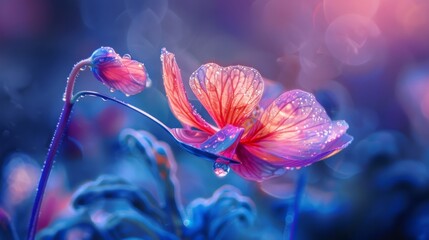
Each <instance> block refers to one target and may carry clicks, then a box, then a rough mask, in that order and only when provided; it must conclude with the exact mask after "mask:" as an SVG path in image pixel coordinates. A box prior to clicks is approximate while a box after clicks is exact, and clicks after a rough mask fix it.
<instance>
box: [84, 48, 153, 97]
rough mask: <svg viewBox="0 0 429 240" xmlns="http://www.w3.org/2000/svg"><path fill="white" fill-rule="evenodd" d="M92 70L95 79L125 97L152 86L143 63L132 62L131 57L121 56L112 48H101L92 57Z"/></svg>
mask: <svg viewBox="0 0 429 240" xmlns="http://www.w3.org/2000/svg"><path fill="white" fill-rule="evenodd" d="M90 59H91V70H92V72H93V73H94V75H95V77H96V78H97V79H98V80H99V81H100V82H102V83H103V84H105V85H106V86H108V87H109V88H111V90H112V91H113V90H119V91H121V92H123V93H124V94H125V95H134V94H137V93H140V92H141V91H143V90H144V89H145V88H146V87H148V86H149V85H150V79H149V78H148V75H147V72H146V68H145V67H144V64H143V63H140V62H137V61H135V60H131V57H130V55H124V56H123V57H121V56H119V54H117V53H116V52H115V50H113V48H111V47H101V48H99V49H97V50H95V51H94V53H93V54H92V55H91V58H90Z"/></svg>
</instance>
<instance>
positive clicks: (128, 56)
mask: <svg viewBox="0 0 429 240" xmlns="http://www.w3.org/2000/svg"><path fill="white" fill-rule="evenodd" d="M122 58H125V59H131V55H130V54H124V56H122Z"/></svg>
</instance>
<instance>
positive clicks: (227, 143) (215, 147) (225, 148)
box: [200, 125, 244, 158]
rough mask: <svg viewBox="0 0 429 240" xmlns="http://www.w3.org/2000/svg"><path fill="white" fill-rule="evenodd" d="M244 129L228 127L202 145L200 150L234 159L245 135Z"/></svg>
mask: <svg viewBox="0 0 429 240" xmlns="http://www.w3.org/2000/svg"><path fill="white" fill-rule="evenodd" d="M243 131H244V129H243V128H237V127H234V126H232V125H226V126H225V127H224V128H222V129H221V130H220V131H218V132H216V133H215V134H214V135H213V136H211V137H210V138H209V139H207V140H206V141H204V142H203V143H201V145H200V148H201V149H202V150H204V151H208V152H211V153H222V155H223V156H225V157H228V158H232V157H233V156H234V154H235V148H236V147H237V145H238V143H239V142H240V139H241V135H243Z"/></svg>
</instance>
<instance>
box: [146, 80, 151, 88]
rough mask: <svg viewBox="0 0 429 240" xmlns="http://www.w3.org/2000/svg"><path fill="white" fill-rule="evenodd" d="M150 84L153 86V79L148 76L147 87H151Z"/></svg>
mask: <svg viewBox="0 0 429 240" xmlns="http://www.w3.org/2000/svg"><path fill="white" fill-rule="evenodd" d="M150 86H152V79H150V78H147V79H146V87H150Z"/></svg>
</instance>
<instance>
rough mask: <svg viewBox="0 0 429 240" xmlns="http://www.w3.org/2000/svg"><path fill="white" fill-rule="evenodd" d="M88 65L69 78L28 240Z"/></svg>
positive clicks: (77, 68)
mask: <svg viewBox="0 0 429 240" xmlns="http://www.w3.org/2000/svg"><path fill="white" fill-rule="evenodd" d="M88 64H90V60H89V59H85V60H82V61H80V62H78V63H77V64H76V65H74V67H73V69H72V71H71V72H70V75H69V77H68V80H67V85H66V90H65V93H64V107H63V109H62V111H61V115H60V118H59V120H58V124H57V127H56V129H55V133H54V136H53V138H52V140H51V144H50V145H49V150H48V154H47V156H46V160H45V162H44V164H43V168H42V174H41V176H40V180H39V184H38V187H37V192H36V197H35V200H34V204H33V209H32V211H31V218H30V223H29V228H28V238H27V239H29V240H33V239H34V238H35V236H36V230H37V222H38V219H39V213H40V207H41V205H42V201H43V195H44V193H45V189H46V185H47V183H48V178H49V174H50V173H51V170H52V166H53V164H54V157H55V154H56V153H57V150H58V147H59V145H60V142H61V139H62V136H63V134H64V131H65V129H66V127H67V123H68V121H69V118H70V113H71V110H72V108H73V103H72V101H71V100H72V94H73V88H74V84H75V81H76V77H77V76H78V74H79V71H80V69H81V68H83V67H85V66H86V65H88Z"/></svg>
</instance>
